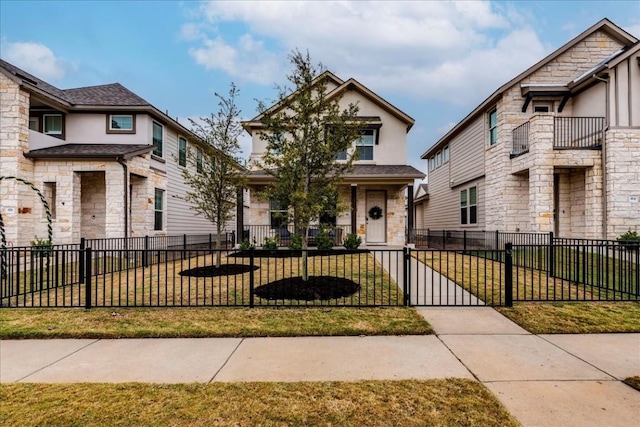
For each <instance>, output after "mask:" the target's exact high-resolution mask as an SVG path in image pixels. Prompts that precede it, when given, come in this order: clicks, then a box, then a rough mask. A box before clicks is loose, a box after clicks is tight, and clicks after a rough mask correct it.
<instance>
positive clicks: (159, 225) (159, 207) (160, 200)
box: [153, 188, 164, 231]
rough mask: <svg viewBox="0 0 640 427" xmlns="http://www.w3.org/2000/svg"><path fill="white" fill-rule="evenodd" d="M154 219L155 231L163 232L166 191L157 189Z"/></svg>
mask: <svg viewBox="0 0 640 427" xmlns="http://www.w3.org/2000/svg"><path fill="white" fill-rule="evenodd" d="M153 207H154V218H153V229H154V230H156V231H159V230H162V229H163V227H164V221H163V219H164V190H161V189H159V188H156V194H155V200H154V206H153Z"/></svg>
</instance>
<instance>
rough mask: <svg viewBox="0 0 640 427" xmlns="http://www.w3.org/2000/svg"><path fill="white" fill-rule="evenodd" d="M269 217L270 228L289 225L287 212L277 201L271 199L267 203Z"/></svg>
mask: <svg viewBox="0 0 640 427" xmlns="http://www.w3.org/2000/svg"><path fill="white" fill-rule="evenodd" d="M269 217H270V218H269V221H270V222H269V223H270V225H271V228H282V227H286V226H287V225H288V224H289V211H288V209H287V207H286V206H285V205H284V204H283V203H280V201H278V200H275V199H271V200H270V201H269Z"/></svg>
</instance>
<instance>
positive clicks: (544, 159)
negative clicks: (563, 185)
mask: <svg viewBox="0 0 640 427" xmlns="http://www.w3.org/2000/svg"><path fill="white" fill-rule="evenodd" d="M529 126H530V133H529V135H530V138H531V139H530V141H529V153H530V155H531V156H532V157H533V159H534V160H533V165H532V166H531V168H530V169H529V209H530V219H531V231H533V232H543V233H546V232H550V231H553V228H554V224H553V171H554V168H553V159H554V157H553V156H554V154H553V137H554V136H553V116H551V115H534V116H533V117H531V120H530V124H529Z"/></svg>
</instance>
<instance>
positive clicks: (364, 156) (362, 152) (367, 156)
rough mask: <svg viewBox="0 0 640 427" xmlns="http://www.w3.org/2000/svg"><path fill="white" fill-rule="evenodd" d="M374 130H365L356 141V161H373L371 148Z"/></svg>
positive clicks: (374, 134)
mask: <svg viewBox="0 0 640 427" xmlns="http://www.w3.org/2000/svg"><path fill="white" fill-rule="evenodd" d="M375 136H376V130H375V129H365V130H363V131H362V136H361V137H360V139H358V140H357V141H356V152H357V153H358V160H373V146H374V144H375Z"/></svg>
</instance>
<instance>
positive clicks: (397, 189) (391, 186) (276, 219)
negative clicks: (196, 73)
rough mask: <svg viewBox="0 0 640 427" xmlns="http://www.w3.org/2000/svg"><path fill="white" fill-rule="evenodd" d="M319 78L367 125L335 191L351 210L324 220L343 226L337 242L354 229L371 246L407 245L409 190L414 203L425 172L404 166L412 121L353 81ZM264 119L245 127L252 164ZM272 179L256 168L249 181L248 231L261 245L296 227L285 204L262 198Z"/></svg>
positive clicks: (261, 145)
mask: <svg viewBox="0 0 640 427" xmlns="http://www.w3.org/2000/svg"><path fill="white" fill-rule="evenodd" d="M319 78H322V79H325V81H326V90H327V98H328V99H331V98H332V97H337V99H339V105H340V107H341V108H346V106H347V105H348V104H357V105H358V107H359V113H358V115H359V117H358V118H357V119H360V120H365V121H366V123H367V125H366V129H365V130H364V131H363V135H362V137H361V138H360V139H359V140H357V141H356V142H355V143H354V147H352V149H353V150H358V160H357V161H356V162H355V163H354V167H353V170H352V171H351V172H350V173H348V174H347V175H345V176H344V177H343V180H342V184H341V185H340V188H339V191H338V194H337V201H336V202H337V203H338V204H340V205H342V206H346V207H347V209H346V210H344V212H343V213H342V214H340V215H338V216H337V217H333V218H324V219H323V223H328V224H329V225H332V226H335V228H336V229H337V230H340V232H339V233H338V234H337V235H336V236H337V238H336V243H337V244H340V240H341V238H343V237H344V236H345V235H346V234H347V233H352V232H353V233H356V234H358V235H359V236H360V237H361V238H362V240H363V243H364V244H367V245H403V244H404V243H405V227H406V226H407V225H411V224H412V221H413V219H412V215H409V216H408V217H407V215H406V212H407V211H406V208H405V203H406V200H405V192H406V193H407V196H406V197H408V203H409V205H410V206H411V204H412V201H413V182H414V179H422V178H424V174H423V173H422V172H420V171H418V170H417V169H415V168H414V167H412V166H409V165H407V164H406V159H407V133H408V132H409V130H410V129H411V127H412V126H413V124H414V120H413V119H412V118H411V117H410V116H408V115H407V114H406V113H404V112H402V111H401V110H399V109H398V108H396V107H395V106H393V105H391V104H390V103H388V102H387V101H385V100H384V99H382V98H381V97H380V96H378V95H376V94H375V93H374V92H372V91H371V90H369V89H368V88H366V87H365V86H363V85H362V84H360V83H359V82H357V81H356V80H354V79H349V80H346V81H344V80H342V79H340V78H338V77H337V76H335V75H334V74H332V73H330V72H325V73H323V74H322V75H321V76H320V77H319ZM260 120H261V118H260V116H257V117H255V118H253V119H252V120H249V121H247V122H245V123H244V128H245V130H246V131H247V132H248V133H249V134H250V135H251V136H252V152H251V160H252V162H251V163H252V164H254V165H256V164H258V163H259V159H260V158H261V157H262V156H263V155H264V153H265V150H266V142H265V141H264V140H262V139H260V129H261V128H262V123H261V121H260ZM340 154H341V153H339V154H338V160H337V161H340ZM342 154H344V153H342ZM270 179H273V178H272V177H271V176H270V175H268V174H267V173H266V172H264V171H262V170H260V169H259V168H257V167H254V168H253V170H252V171H251V174H250V176H249V181H248V187H249V189H250V200H251V202H250V206H251V213H250V215H249V223H248V224H247V226H246V229H247V230H248V231H249V237H251V238H252V239H253V237H256V240H257V243H258V244H261V239H262V238H263V237H265V236H272V235H273V234H274V233H277V232H280V231H278V230H282V229H283V228H287V227H288V228H289V229H291V230H292V228H291V224H289V222H288V217H287V215H286V213H287V212H286V208H285V209H283V208H282V207H281V206H279V205H278V203H277V202H276V201H274V200H263V199H261V198H260V196H259V191H260V189H261V188H264V186H265V185H267V184H268V182H269V180H270ZM410 212H413V209H412V208H411V209H410ZM319 220H320V219H319ZM265 230H266V231H268V232H265ZM274 230H275V231H274ZM269 231H270V232H269ZM281 243H282V242H281Z"/></svg>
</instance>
